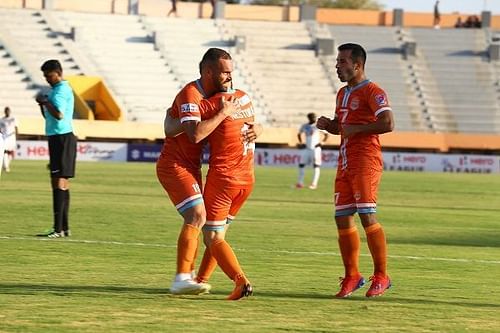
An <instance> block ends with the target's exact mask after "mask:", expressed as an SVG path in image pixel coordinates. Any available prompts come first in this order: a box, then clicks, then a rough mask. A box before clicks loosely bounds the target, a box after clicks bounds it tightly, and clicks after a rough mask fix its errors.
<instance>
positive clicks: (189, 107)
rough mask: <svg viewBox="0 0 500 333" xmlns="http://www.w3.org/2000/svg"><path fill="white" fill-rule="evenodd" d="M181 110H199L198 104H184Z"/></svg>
mask: <svg viewBox="0 0 500 333" xmlns="http://www.w3.org/2000/svg"><path fill="white" fill-rule="evenodd" d="M181 112H193V113H194V112H198V105H196V104H192V103H187V104H182V105H181Z"/></svg>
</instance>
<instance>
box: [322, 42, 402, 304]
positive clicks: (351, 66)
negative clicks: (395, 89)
mask: <svg viewBox="0 0 500 333" xmlns="http://www.w3.org/2000/svg"><path fill="white" fill-rule="evenodd" d="M338 51H339V52H338V56H337V64H336V68H337V75H338V77H339V79H340V81H342V82H347V85H346V86H344V87H343V88H341V89H340V91H339V92H338V94H337V106H336V109H335V117H334V119H331V118H327V117H320V118H319V119H318V122H317V126H318V128H319V129H323V130H326V131H328V132H330V133H332V134H340V136H341V142H340V151H339V163H338V168H337V176H336V179H335V222H336V224H337V229H338V237H339V239H338V241H339V246H340V252H341V255H342V261H343V263H344V268H345V276H344V278H342V280H341V289H340V291H339V292H338V293H337V294H336V297H339V298H341V297H348V296H350V295H351V294H352V292H354V291H355V290H356V289H359V288H360V287H362V286H363V285H364V284H365V280H364V278H363V277H362V276H361V274H360V272H359V265H358V261H359V248H360V239H359V233H358V230H357V228H356V224H355V222H354V214H355V213H356V212H357V213H358V215H359V217H360V219H361V223H362V225H363V228H364V230H365V233H366V238H367V242H368V248H369V249H370V253H371V255H372V258H373V264H374V274H373V276H372V277H371V278H370V280H371V281H372V283H371V286H370V288H369V289H368V291H367V293H366V296H367V297H372V296H380V295H382V294H383V293H384V292H385V290H387V289H388V288H389V287H390V286H391V280H390V279H389V276H388V275H387V244H386V239H385V234H384V230H383V229H382V226H381V225H380V223H379V222H378V221H377V217H376V214H375V213H376V207H377V191H378V185H379V182H380V178H381V175H382V169H383V164H382V153H381V148H380V142H379V138H378V135H379V134H383V133H387V132H391V131H392V130H393V128H394V119H393V115H392V110H391V107H390V106H389V102H388V99H387V95H386V93H385V92H384V90H382V89H381V88H380V87H379V86H378V85H377V84H375V83H373V82H371V81H370V80H367V79H366V76H365V71H364V68H365V62H366V52H365V50H364V49H363V47H361V46H360V45H358V44H351V43H349V44H343V45H340V46H339V47H338Z"/></svg>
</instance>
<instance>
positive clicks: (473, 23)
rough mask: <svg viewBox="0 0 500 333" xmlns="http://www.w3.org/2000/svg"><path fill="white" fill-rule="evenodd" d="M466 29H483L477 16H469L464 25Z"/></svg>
mask: <svg viewBox="0 0 500 333" xmlns="http://www.w3.org/2000/svg"><path fill="white" fill-rule="evenodd" d="M462 27H464V28H481V21H480V20H479V17H478V16H477V15H472V16H468V17H467V20H465V22H464V24H463V25H462Z"/></svg>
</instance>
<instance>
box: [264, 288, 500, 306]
mask: <svg viewBox="0 0 500 333" xmlns="http://www.w3.org/2000/svg"><path fill="white" fill-rule="evenodd" d="M256 296H257V297H258V296H262V297H270V298H315V299H331V300H332V301H335V302H359V301H362V302H363V305H365V306H370V304H371V305H376V304H378V303H394V304H415V305H425V306H427V305H447V306H449V305H451V306H461V307H470V308H500V304H493V303H481V302H474V301H471V300H464V299H460V300H440V299H430V298H405V297H393V296H391V295H390V293H389V294H388V295H384V296H382V297H373V298H367V297H364V296H360V295H353V296H351V297H348V298H340V299H339V298H335V297H334V296H333V295H328V294H300V293H286V292H285V293H278V292H272V291H260V292H258V293H257V294H256Z"/></svg>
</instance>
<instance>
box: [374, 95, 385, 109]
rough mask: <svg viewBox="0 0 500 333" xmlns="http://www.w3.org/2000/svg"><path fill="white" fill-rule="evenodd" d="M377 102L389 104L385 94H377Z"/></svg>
mask: <svg viewBox="0 0 500 333" xmlns="http://www.w3.org/2000/svg"><path fill="white" fill-rule="evenodd" d="M375 102H377V104H378V105H379V106H382V105H386V104H387V100H386V98H385V95H384V94H380V95H376V96H375Z"/></svg>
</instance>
